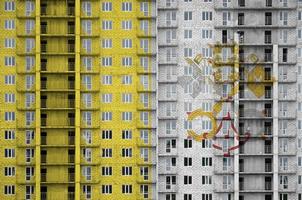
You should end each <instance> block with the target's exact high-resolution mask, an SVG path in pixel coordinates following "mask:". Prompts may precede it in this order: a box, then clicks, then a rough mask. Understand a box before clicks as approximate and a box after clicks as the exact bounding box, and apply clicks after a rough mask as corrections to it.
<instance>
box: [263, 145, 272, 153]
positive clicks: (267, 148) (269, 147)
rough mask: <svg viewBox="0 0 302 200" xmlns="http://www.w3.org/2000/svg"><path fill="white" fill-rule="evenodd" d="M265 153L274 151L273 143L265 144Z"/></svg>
mask: <svg viewBox="0 0 302 200" xmlns="http://www.w3.org/2000/svg"><path fill="white" fill-rule="evenodd" d="M264 152H265V153H272V145H264Z"/></svg>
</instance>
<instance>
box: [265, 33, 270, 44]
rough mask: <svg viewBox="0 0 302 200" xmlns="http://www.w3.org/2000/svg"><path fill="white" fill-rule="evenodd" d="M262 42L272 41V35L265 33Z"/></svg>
mask: <svg viewBox="0 0 302 200" xmlns="http://www.w3.org/2000/svg"><path fill="white" fill-rule="evenodd" d="M264 43H265V44H271V43H272V36H271V35H265V37H264Z"/></svg>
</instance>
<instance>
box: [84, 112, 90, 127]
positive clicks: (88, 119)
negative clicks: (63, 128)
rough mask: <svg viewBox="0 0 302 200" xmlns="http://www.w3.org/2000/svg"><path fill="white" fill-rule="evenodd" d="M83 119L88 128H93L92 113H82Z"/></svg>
mask: <svg viewBox="0 0 302 200" xmlns="http://www.w3.org/2000/svg"><path fill="white" fill-rule="evenodd" d="M82 119H83V122H84V124H85V125H86V126H91V123H92V122H91V121H92V113H91V112H89V111H83V112H82Z"/></svg>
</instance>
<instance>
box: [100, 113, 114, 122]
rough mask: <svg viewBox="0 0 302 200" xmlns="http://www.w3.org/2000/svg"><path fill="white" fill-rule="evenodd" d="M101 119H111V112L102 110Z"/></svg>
mask: <svg viewBox="0 0 302 200" xmlns="http://www.w3.org/2000/svg"><path fill="white" fill-rule="evenodd" d="M102 121H112V112H102Z"/></svg>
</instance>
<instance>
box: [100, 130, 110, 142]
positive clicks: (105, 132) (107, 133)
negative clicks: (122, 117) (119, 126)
mask: <svg viewBox="0 0 302 200" xmlns="http://www.w3.org/2000/svg"><path fill="white" fill-rule="evenodd" d="M102 139H107V140H109V139H112V130H102Z"/></svg>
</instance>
